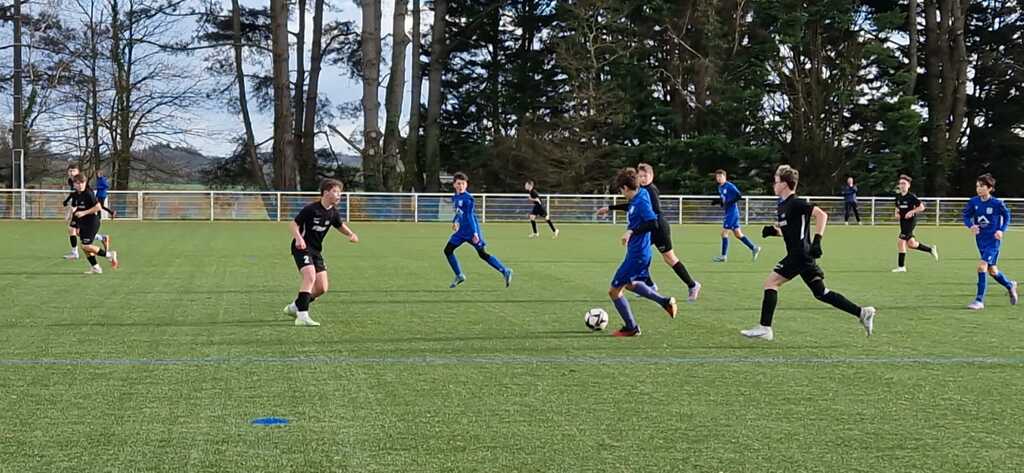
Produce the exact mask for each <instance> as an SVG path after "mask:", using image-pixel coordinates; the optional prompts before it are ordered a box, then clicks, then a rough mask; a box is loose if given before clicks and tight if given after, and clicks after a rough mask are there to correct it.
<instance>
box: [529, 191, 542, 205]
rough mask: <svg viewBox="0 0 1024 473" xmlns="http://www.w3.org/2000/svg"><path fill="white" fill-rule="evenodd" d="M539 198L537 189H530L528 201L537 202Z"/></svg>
mask: <svg viewBox="0 0 1024 473" xmlns="http://www.w3.org/2000/svg"><path fill="white" fill-rule="evenodd" d="M538 200H540V194H538V193H537V189H530V202H533V203H538V202H537V201H538Z"/></svg>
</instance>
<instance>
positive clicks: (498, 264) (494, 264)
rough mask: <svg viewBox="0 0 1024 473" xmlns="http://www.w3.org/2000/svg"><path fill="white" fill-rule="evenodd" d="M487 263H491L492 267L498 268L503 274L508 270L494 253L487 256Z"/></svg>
mask: <svg viewBox="0 0 1024 473" xmlns="http://www.w3.org/2000/svg"><path fill="white" fill-rule="evenodd" d="M487 264H489V265H491V267H492V268H494V269H497V270H498V272H499V273H501V274H505V272H506V271H508V270H507V269H505V265H503V264H501V261H499V260H498V258H495V257H494V255H489V256H488V257H487Z"/></svg>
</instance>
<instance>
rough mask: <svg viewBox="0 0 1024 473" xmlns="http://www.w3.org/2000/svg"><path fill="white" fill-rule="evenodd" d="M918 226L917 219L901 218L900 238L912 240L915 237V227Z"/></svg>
mask: <svg viewBox="0 0 1024 473" xmlns="http://www.w3.org/2000/svg"><path fill="white" fill-rule="evenodd" d="M916 226H917V219H916V218H912V219H909V220H907V219H905V218H901V219H900V240H904V241H906V240H910V239H911V238H914V227H916Z"/></svg>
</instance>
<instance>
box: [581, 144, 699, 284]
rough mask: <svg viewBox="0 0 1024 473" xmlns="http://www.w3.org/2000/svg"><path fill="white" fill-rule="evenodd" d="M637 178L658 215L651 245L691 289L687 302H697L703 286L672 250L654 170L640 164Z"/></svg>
mask: <svg viewBox="0 0 1024 473" xmlns="http://www.w3.org/2000/svg"><path fill="white" fill-rule="evenodd" d="M636 169H637V177H638V178H639V181H640V186H641V187H643V188H644V189H646V190H647V193H648V194H650V197H651V207H652V208H653V209H654V213H655V214H657V215H658V229H657V230H654V231H653V232H651V244H652V245H654V247H655V248H657V249H658V252H659V253H661V259H662V260H664V261H665V264H667V265H668V267H670V268H672V270H673V271H675V273H676V276H679V279H680V280H682V281H683V283H684V284H686V287H687V288H689V293H688V294H687V297H686V301H687V302H695V301H696V300H697V297H699V296H700V288H701V285H700V283H699V282H697V281H694V280H693V278H692V277H690V273H689V272H688V271H687V270H686V266H685V265H684V264H683V262H682V261H679V258H677V257H676V252H675V250H673V249H672V227H670V226H669V223H668V220H666V219H665V216H664V215H662V213H661V203H660V202H659V196H660V194H659V193H658V187H657V186H655V185H654V168H653V167H651V165H650V164H647V163H640V164H638V165H637V166H636ZM628 208H629V203H628V202H626V203H624V204H618V205H612V206H610V207H601V208H600V209H597V214H598V215H605V214H607V213H608V211H610V210H622V211H625V210H627V209H628ZM645 282H646V283H647V285H648V286H651V287H657V286H655V284H654V281H651V280H650V278H648V280H647V281H645Z"/></svg>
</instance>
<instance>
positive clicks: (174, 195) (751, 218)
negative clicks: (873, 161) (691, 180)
mask: <svg viewBox="0 0 1024 473" xmlns="http://www.w3.org/2000/svg"><path fill="white" fill-rule="evenodd" d="M67 195H68V193H67V192H66V191H61V190H24V191H22V190H20V189H0V219H61V218H64V215H65V209H64V207H63V206H62V205H61V202H62V201H63V200H64V198H65V197H67ZM474 197H475V198H476V203H477V205H476V212H477V217H478V218H479V219H480V221H482V222H511V221H521V220H523V219H524V218H525V216H526V214H527V213H528V212H529V211H530V209H531V207H532V204H531V203H530V202H529V201H528V200H527V198H526V195H525V194H475V195H474ZM317 198H318V194H317V193H315V192H235V191H111V192H110V193H109V195H108V198H107V204H108V207H110V208H111V209H112V210H114V211H115V212H117V218H120V219H130V220H207V221H221V220H252V221H287V220H289V219H291V218H292V217H293V216H294V215H295V214H297V213H298V211H299V210H300V209H301V208H302V207H303V206H304V205H306V204H308V203H309V202H312V201H314V200H316V199H317ZM717 198H718V197H717V196H712V195H663V196H661V202H660V203H661V210H662V214H663V215H664V216H665V218H666V219H668V220H669V222H672V223H676V224H680V223H718V222H720V221H721V220H722V209H721V208H719V207H718V206H716V205H713V204H712V201H714V200H716V199H717ZM805 198H807V199H809V200H810V201H811V202H813V203H815V204H817V205H818V206H819V207H821V208H822V209H823V210H825V211H826V212H828V213H829V215H830V216H831V222H832V223H833V224H835V223H836V222H837V221H841V220H843V213H844V212H843V210H844V204H843V199H842V197H831V196H829V197H822V196H809V197H805ZM450 199H451V194H408V193H404V194H399V193H373V192H348V193H345V194H344V196H343V198H342V200H341V202H340V203H339V204H338V208H339V210H340V211H341V212H342V214H343V215H344V217H345V219H346V220H349V221H393V222H448V221H451V219H452V215H453V214H452V206H451V203H450ZM543 199H544V202H545V204H546V206H547V208H548V214H549V215H550V216H551V218H552V219H553V220H555V221H557V222H579V223H620V222H622V214H621V213H617V212H613V213H611V214H610V215H609V216H608V217H607V218H599V217H597V215H596V212H597V209H599V208H601V207H604V206H608V205H612V204H617V203H620V202H622V197H621V196H617V195H593V194H552V195H547V196H544V197H543ZM967 200H968V199H967V198H961V197H950V198H945V197H943V198H922V199H921V201H922V202H924V203H925V207H926V210H925V211H924V213H923V214H921V215H920V217H919V218H918V222H919V225H921V224H933V225H958V224H960V212H961V210H962V209H963V206H964V205H965V203H966V202H967ZM1004 200H1005V201H1006V202H1007V204H1008V206H1009V207H1010V208H1011V212H1012V218H1011V223H1013V224H1017V223H1020V224H1024V199H1004ZM776 202H777V200H776V198H775V197H770V196H746V197H744V198H743V200H741V201H740V203H739V205H740V216H741V217H742V219H743V223H744V224H750V223H766V222H771V221H773V220H774V219H775V210H776ZM857 202H858V207H859V210H860V217H861V221H862V222H863V224H865V225H883V224H895V223H896V217H895V216H894V209H895V207H894V201H893V198H892V197H863V198H860V199H858V201H857ZM850 221H851V222H854V221H855V220H854V218H853V216H852V215H851V216H850Z"/></svg>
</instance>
